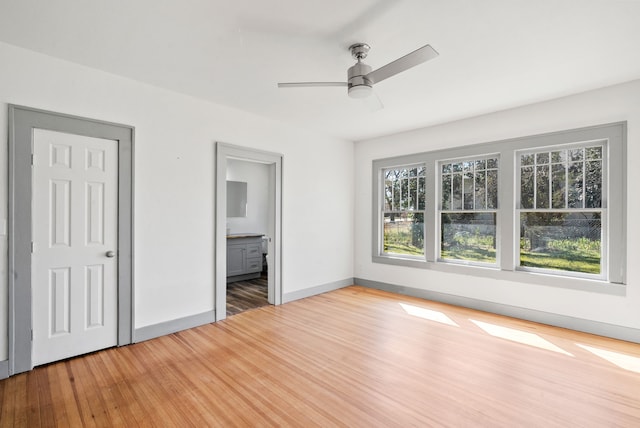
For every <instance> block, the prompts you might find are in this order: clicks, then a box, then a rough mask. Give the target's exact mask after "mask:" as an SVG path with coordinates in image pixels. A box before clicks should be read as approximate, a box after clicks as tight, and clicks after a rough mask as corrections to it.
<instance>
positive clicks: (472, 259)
mask: <svg viewBox="0 0 640 428" xmlns="http://www.w3.org/2000/svg"><path fill="white" fill-rule="evenodd" d="M626 132H627V131H626V123H624V122H621V123H613V124H607V125H599V126H593V127H588V128H581V129H574V130H569V131H561V132H554V133H550V134H542V135H534V136H528V137H522V138H516V139H512V140H508V141H498V142H492V143H483V144H476V145H470V146H464V147H456V148H452V149H444V150H438V151H432V152H424V153H416V154H408V155H403V156H398V157H394V158H387V159H378V160H374V161H373V165H372V166H373V170H372V173H373V208H374V209H373V213H374V214H373V228H372V234H373V246H372V253H373V254H372V259H373V261H374V262H376V263H387V264H394V265H400V266H410V267H417V268H425V269H435V270H441V271H446V272H454V273H463V274H467V275H478V276H488V277H491V278H496V279H506V280H509V281H515V282H529V283H535V284H543V285H546V286H549V285H551V286H560V287H567V288H574V289H580V290H588V291H596V292H603V293H610V294H624V292H625V291H624V287H614V286H613V285H616V284H624V283H625V280H626V279H625V275H626V266H625V264H626V259H627V256H626V231H625V230H626V163H627V159H626ZM533 274H535V275H533ZM585 279H588V280H589V281H586V280H585Z"/></svg>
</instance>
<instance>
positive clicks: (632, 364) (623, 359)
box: [576, 343, 640, 373]
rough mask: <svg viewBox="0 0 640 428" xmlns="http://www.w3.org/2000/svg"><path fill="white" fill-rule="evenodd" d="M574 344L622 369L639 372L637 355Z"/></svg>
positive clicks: (639, 362)
mask: <svg viewBox="0 0 640 428" xmlns="http://www.w3.org/2000/svg"><path fill="white" fill-rule="evenodd" d="M576 345H578V346H579V347H581V348H582V349H584V350H586V351H589V352H591V353H592V354H594V355H597V356H598V357H600V358H603V359H605V360H607V361H609V362H610V363H612V364H615V365H616V366H618V367H620V368H622V369H625V370H629V371H632V372H636V373H640V358H638V357H632V356H631V355H625V354H621V353H619V352H613V351H607V350H604V349H599V348H592V347H591V346H587V345H581V344H579V343H576Z"/></svg>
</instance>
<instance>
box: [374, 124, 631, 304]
mask: <svg viewBox="0 0 640 428" xmlns="http://www.w3.org/2000/svg"><path fill="white" fill-rule="evenodd" d="M601 140H606V141H607V143H606V147H607V151H608V166H607V172H606V177H603V183H604V182H606V183H607V184H608V195H607V197H606V200H605V199H604V198H603V204H606V205H604V206H606V207H607V210H608V212H607V215H606V216H605V217H606V219H605V218H603V219H602V227H603V228H605V227H607V229H608V230H607V242H606V252H605V250H603V255H604V257H606V263H605V265H606V266H605V267H603V270H604V269H606V272H604V274H603V276H602V278H599V279H594V278H592V277H589V278H583V277H576V276H567V275H565V274H564V273H563V271H560V272H555V271H552V272H546V271H545V272H541V271H535V272H533V271H529V270H522V269H517V266H518V262H519V236H520V234H519V230H517V226H518V225H519V218H517V217H516V216H518V215H519V206H517V205H516V202H517V201H519V195H518V198H517V197H516V192H519V186H520V183H519V182H517V180H518V179H519V171H517V170H516V167H517V164H518V162H517V161H518V159H517V156H518V153H519V152H523V151H529V150H530V151H534V150H537V149H543V148H545V147H556V146H565V145H567V146H568V145H570V144H580V143H585V142H594V141H601ZM626 152H627V122H615V123H608V124H603V125H596V126H589V127H584V128H578V129H571V130H564V131H557V132H550V133H545V134H538V135H531V136H524V137H518V138H513V139H507V140H500V141H495V142H488V143H480V144H472V145H465V146H459V147H455V148H451V149H440V150H433V151H429V152H422V153H415V154H408V155H402V156H396V157H389V158H383V159H375V160H373V161H372V262H373V263H383V264H390V265H396V266H406V267H414V268H421V269H430V270H435V271H442V272H450V273H456V274H463V275H475V276H480V277H488V278H492V279H497V280H506V281H513V282H516V283H525V284H538V285H544V286H553V287H562V288H569V289H576V290H581V291H590V292H600V293H605V294H613V295H625V294H626V286H625V284H626V264H627V257H626V255H627V252H626V251H627V250H626V248H627V245H626V244H627V243H626V223H627V213H626V197H627V172H626V171H627V164H626V162H627V156H626ZM487 154H496V155H497V156H498V158H499V162H500V164H499V172H498V201H499V202H498V210H497V213H496V216H497V218H496V222H497V224H498V225H497V230H496V249H498V248H500V251H499V253H498V252H497V253H496V260H497V266H487V265H480V266H479V265H475V264H467V263H451V262H444V261H439V260H438V254H439V251H438V249H439V246H440V242H439V239H440V235H439V228H440V223H439V220H438V219H437V216H438V215H439V207H440V203H439V200H438V198H439V190H438V186H439V178H440V173H439V170H438V166H439V164H440V162H441V161H446V160H449V159H462V158H474V157H481V156H484V155H487ZM420 163H424V166H425V168H426V174H425V215H424V234H425V236H424V246H425V252H424V253H425V255H424V257H420V258H419V259H414V258H412V259H408V258H406V257H402V256H401V255H396V254H393V255H385V254H382V253H381V252H380V248H382V247H381V246H380V245H381V239H382V238H383V235H382V221H381V218H380V213H381V212H382V211H381V207H380V203H381V200H382V199H383V198H382V193H381V192H382V191H383V188H384V180H383V179H381V178H382V170H383V169H389V168H393V167H404V166H406V165H416V164H420ZM603 185H604V184H603ZM382 202H383V201H382ZM498 221H499V223H498ZM516 243H517V244H516Z"/></svg>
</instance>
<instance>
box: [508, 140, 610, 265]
mask: <svg viewBox="0 0 640 428" xmlns="http://www.w3.org/2000/svg"><path fill="white" fill-rule="evenodd" d="M606 147H607V146H606V141H599V142H595V143H587V144H581V145H576V146H572V147H567V148H562V147H555V148H545V149H543V150H540V149H538V150H532V151H524V152H520V153H519V154H518V156H517V162H518V171H519V176H520V177H519V180H518V182H519V183H520V188H519V195H520V201H519V206H520V210H519V222H520V251H519V265H520V266H521V267H522V268H533V269H551V270H561V271H566V272H574V273H577V274H589V275H597V276H601V274H602V272H604V269H603V266H602V264H603V262H604V255H603V245H602V244H603V242H606V238H605V237H604V234H605V233H606V228H603V227H602V226H603V224H602V220H603V218H604V215H605V214H606V210H605V209H604V208H603V204H602V202H603V199H606V190H607V189H606V187H604V186H603V183H604V177H605V176H606V162H605V159H604V156H605V153H606Z"/></svg>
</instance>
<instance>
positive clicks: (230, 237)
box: [227, 233, 264, 239]
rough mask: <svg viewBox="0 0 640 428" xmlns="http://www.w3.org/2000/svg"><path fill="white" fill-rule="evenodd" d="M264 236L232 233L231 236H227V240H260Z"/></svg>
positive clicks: (261, 234)
mask: <svg viewBox="0 0 640 428" xmlns="http://www.w3.org/2000/svg"><path fill="white" fill-rule="evenodd" d="M263 236H264V234H263V233H232V234H231V235H227V239H238V238H259V237H263Z"/></svg>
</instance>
